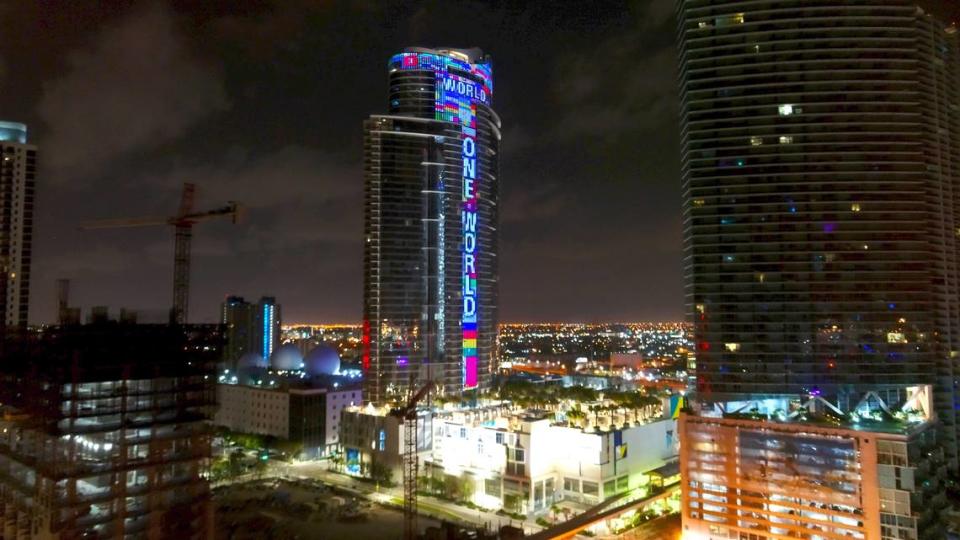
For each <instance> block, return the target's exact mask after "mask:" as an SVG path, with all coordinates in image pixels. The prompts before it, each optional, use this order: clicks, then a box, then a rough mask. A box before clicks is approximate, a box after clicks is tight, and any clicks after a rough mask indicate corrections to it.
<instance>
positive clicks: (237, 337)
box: [220, 296, 280, 365]
mask: <svg viewBox="0 0 960 540" xmlns="http://www.w3.org/2000/svg"><path fill="white" fill-rule="evenodd" d="M220 323H221V324H223V325H224V331H225V337H226V346H225V348H224V361H225V362H226V363H227V364H228V365H233V364H234V363H235V362H236V361H237V360H238V359H239V358H240V357H241V356H243V355H244V354H247V353H253V354H256V355H258V356H260V357H261V358H263V359H264V360H270V356H271V355H272V354H273V352H274V351H275V350H276V349H277V347H278V346H279V344H280V304H277V300H276V298H273V297H272V296H264V297H261V298H260V301H259V302H257V303H256V304H252V303H250V302H247V301H246V300H244V299H243V297H241V296H228V297H227V299H226V301H224V302H223V303H222V304H220Z"/></svg>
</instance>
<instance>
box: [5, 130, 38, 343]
mask: <svg viewBox="0 0 960 540" xmlns="http://www.w3.org/2000/svg"><path fill="white" fill-rule="evenodd" d="M0 156H2V158H0V159H2V161H0V309H2V310H3V311H2V312H0V329H3V328H9V327H24V326H26V324H27V314H28V309H29V305H30V259H31V255H32V253H31V247H32V246H33V198H34V183H35V182H36V172H37V147H36V146H33V145H30V144H27V126H25V125H23V124H18V123H14V122H0Z"/></svg>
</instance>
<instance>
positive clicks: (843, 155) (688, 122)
mask: <svg viewBox="0 0 960 540" xmlns="http://www.w3.org/2000/svg"><path fill="white" fill-rule="evenodd" d="M678 10H679V11H678V14H679V20H678V24H679V43H678V48H679V55H680V72H681V119H682V133H681V136H682V180H683V193H684V209H683V214H684V242H685V246H684V247H685V275H686V276H685V277H686V303H687V309H688V314H689V317H690V318H691V319H692V321H693V324H694V333H695V339H696V342H697V391H698V394H699V395H700V397H701V398H702V399H706V400H710V401H717V402H719V401H725V400H735V399H744V397H745V396H750V397H751V398H758V397H763V396H771V397H772V396H782V395H808V396H822V397H823V398H824V399H828V400H829V401H831V402H832V403H835V404H837V405H838V407H839V408H840V409H843V410H852V409H854V408H856V405H857V404H858V403H861V402H862V400H863V399H864V398H865V396H867V393H868V392H873V393H874V395H876V396H877V397H878V398H879V399H881V400H883V401H885V402H886V403H887V404H889V405H891V406H892V405H894V404H897V403H902V402H903V401H904V400H905V398H906V394H905V391H904V389H905V387H907V386H909V385H916V384H933V385H934V388H935V392H934V395H935V400H936V411H937V416H938V418H939V420H940V422H941V423H942V425H943V426H944V428H945V429H944V430H942V434H943V439H944V441H945V442H946V443H947V449H948V451H949V453H950V456H951V459H952V460H953V461H954V463H955V460H956V425H955V424H956V422H955V413H954V410H955V408H956V407H957V406H958V404H957V403H956V395H955V386H956V384H957V383H956V375H955V373H954V358H955V357H956V355H957V350H958V347H957V329H958V327H957V325H958V323H960V317H958V307H960V305H958V302H957V300H958V288H957V279H958V274H957V249H956V248H957V245H956V243H957V236H958V235H960V228H958V226H960V222H958V220H957V218H958V216H957V212H958V210H960V203H958V197H960V191H958V186H957V179H958V165H960V164H958V161H957V160H958V158H960V147H958V144H960V139H958V136H960V131H958V129H960V126H958V119H960V110H958V96H957V88H958V84H957V83H958V73H960V71H958V63H957V60H958V55H957V38H956V34H955V29H953V28H946V26H945V25H943V24H941V23H940V22H939V21H937V20H936V19H934V18H932V17H931V16H929V15H928V14H926V13H924V11H923V10H921V9H919V8H918V7H917V5H916V4H915V3H913V2H911V1H908V0H902V1H901V0H884V1H879V0H877V1H856V2H853V1H836V0H834V1H823V0H814V1H810V0H777V1H769V2H753V3H749V4H745V3H742V2H734V1H716V0H684V1H682V2H680V3H679V7H678Z"/></svg>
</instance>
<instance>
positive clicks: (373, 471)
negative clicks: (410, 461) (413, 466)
mask: <svg viewBox="0 0 960 540" xmlns="http://www.w3.org/2000/svg"><path fill="white" fill-rule="evenodd" d="M368 470H369V472H370V479H371V480H373V481H374V482H377V483H378V484H383V485H384V486H387V487H390V486H393V471H392V470H391V469H390V467H387V466H386V465H383V464H381V463H380V462H378V461H372V462H371V463H370V467H369V469H368Z"/></svg>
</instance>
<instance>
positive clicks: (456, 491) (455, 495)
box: [443, 474, 460, 499]
mask: <svg viewBox="0 0 960 540" xmlns="http://www.w3.org/2000/svg"><path fill="white" fill-rule="evenodd" d="M443 496H444V497H446V498H448V499H459V498H460V481H459V479H458V478H457V477H456V476H453V475H452V474H446V475H444V476H443Z"/></svg>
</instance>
